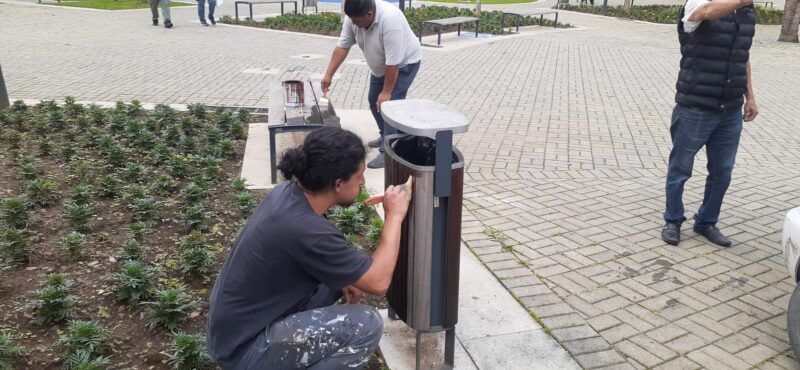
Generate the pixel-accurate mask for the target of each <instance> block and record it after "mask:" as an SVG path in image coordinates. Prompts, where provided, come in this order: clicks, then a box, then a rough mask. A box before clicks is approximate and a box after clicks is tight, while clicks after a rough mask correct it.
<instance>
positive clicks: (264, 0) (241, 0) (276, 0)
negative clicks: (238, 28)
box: [234, 0, 297, 21]
mask: <svg viewBox="0 0 800 370" xmlns="http://www.w3.org/2000/svg"><path fill="white" fill-rule="evenodd" d="M284 3H293V4H294V13H295V14H297V0H237V1H236V3H235V4H234V7H235V9H236V10H235V13H236V20H237V21H238V20H239V4H247V5H248V6H249V7H250V19H253V5H258V4H281V15H283V4H284Z"/></svg>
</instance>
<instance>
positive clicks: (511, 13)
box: [500, 9, 558, 33]
mask: <svg viewBox="0 0 800 370" xmlns="http://www.w3.org/2000/svg"><path fill="white" fill-rule="evenodd" d="M547 14H555V15H556V19H555V22H553V27H557V26H558V10H553V9H536V10H529V11H518V12H515V11H505V12H503V15H502V16H501V17H500V28H502V29H505V28H506V15H508V16H512V17H516V18H517V33H519V21H520V19H522V17H533V16H537V15H538V16H539V26H542V25H543V23H542V22H543V21H544V16H545V15H547ZM509 32H511V30H510V27H509Z"/></svg>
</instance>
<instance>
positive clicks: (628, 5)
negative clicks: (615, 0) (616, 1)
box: [622, 0, 633, 10]
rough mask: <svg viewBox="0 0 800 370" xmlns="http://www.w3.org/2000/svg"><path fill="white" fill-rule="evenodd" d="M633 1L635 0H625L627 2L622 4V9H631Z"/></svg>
mask: <svg viewBox="0 0 800 370" xmlns="http://www.w3.org/2000/svg"><path fill="white" fill-rule="evenodd" d="M632 2H633V0H625V3H624V4H622V9H625V10H628V9H630V7H631V3H632Z"/></svg>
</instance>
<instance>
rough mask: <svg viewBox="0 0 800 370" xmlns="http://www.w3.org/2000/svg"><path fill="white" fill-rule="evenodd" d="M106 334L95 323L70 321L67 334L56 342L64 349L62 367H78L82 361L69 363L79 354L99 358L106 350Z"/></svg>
mask: <svg viewBox="0 0 800 370" xmlns="http://www.w3.org/2000/svg"><path fill="white" fill-rule="evenodd" d="M107 337H108V334H107V331H106V329H105V328H103V327H102V326H101V325H100V324H99V323H97V322H96V321H72V322H70V323H69V326H68V327H67V332H66V333H65V334H63V335H61V336H59V338H58V342H59V344H60V345H61V347H62V348H63V349H64V357H65V359H66V360H65V361H64V365H65V367H66V368H67V369H75V368H78V367H80V365H79V364H80V363H82V362H84V361H74V360H73V361H71V359H74V358H76V357H78V356H74V355H76V354H78V353H80V352H84V353H86V354H88V355H89V358H91V359H95V358H97V357H101V356H102V355H103V353H104V352H105V351H106V350H107V349H108V339H107Z"/></svg>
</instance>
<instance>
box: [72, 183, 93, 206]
mask: <svg viewBox="0 0 800 370" xmlns="http://www.w3.org/2000/svg"><path fill="white" fill-rule="evenodd" d="M70 199H72V203H74V204H77V205H82V206H83V205H87V204H91V203H92V189H91V187H89V185H78V186H76V187H74V188H72V190H70Z"/></svg>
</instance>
